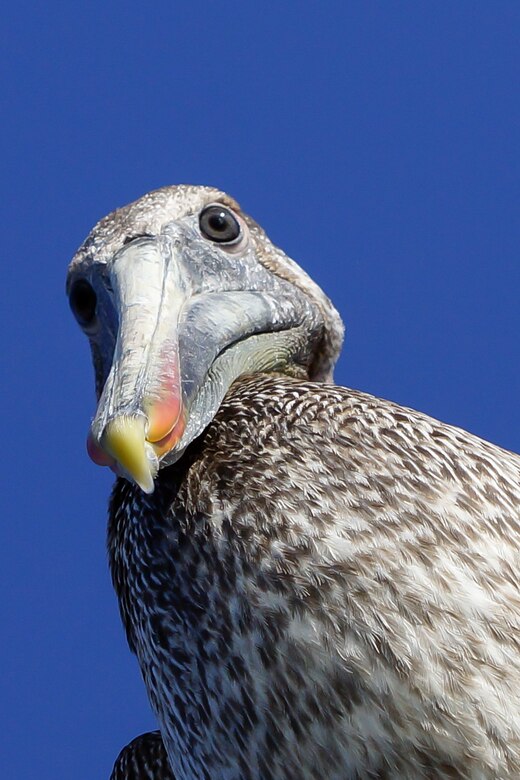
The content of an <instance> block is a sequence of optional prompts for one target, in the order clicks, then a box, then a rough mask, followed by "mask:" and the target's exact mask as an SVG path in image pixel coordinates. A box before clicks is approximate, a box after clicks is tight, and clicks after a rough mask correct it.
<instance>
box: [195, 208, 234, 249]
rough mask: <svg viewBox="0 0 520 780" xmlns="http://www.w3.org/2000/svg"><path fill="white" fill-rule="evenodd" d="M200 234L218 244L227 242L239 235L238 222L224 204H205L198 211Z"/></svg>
mask: <svg viewBox="0 0 520 780" xmlns="http://www.w3.org/2000/svg"><path fill="white" fill-rule="evenodd" d="M199 226H200V230H201V233H202V235H203V236H204V237H205V238H209V239H210V241H215V242H216V243H218V244H229V243H231V242H232V241H236V239H237V238H238V237H239V236H240V223H239V221H238V220H237V218H236V217H235V215H234V214H233V212H231V211H229V209H226V208H225V207H224V206H218V205H213V206H206V208H205V209H203V210H202V211H201V213H200V217H199Z"/></svg>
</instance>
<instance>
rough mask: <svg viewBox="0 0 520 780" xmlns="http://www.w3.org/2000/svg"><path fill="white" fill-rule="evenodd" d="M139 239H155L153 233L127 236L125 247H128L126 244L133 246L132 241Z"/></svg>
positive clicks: (124, 242)
mask: <svg viewBox="0 0 520 780" xmlns="http://www.w3.org/2000/svg"><path fill="white" fill-rule="evenodd" d="M138 238H153V235H152V234H151V233H134V234H133V235H131V236H126V238H125V240H124V241H123V246H126V244H131V243H132V241H137V239H138Z"/></svg>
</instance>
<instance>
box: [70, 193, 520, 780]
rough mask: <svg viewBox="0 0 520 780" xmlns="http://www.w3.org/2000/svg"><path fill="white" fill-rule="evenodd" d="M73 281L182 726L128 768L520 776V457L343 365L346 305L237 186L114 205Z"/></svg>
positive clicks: (123, 769) (138, 772)
mask: <svg viewBox="0 0 520 780" xmlns="http://www.w3.org/2000/svg"><path fill="white" fill-rule="evenodd" d="M67 290H68V295H69V300H70V305H71V308H72V311H73V312H74V314H75V316H76V319H77V320H78V322H79V324H80V325H81V327H82V328H83V330H84V331H85V333H86V335H87V336H88V338H89V341H90V347H91V351H92V358H93V363H94V370H95V382H96V390H97V398H98V404H97V410H96V412H95V415H94V418H93V420H92V424H91V427H90V433H89V436H88V451H89V453H90V456H91V457H92V459H93V460H94V461H95V462H96V463H98V464H100V465H104V466H108V467H110V468H111V469H112V470H113V471H114V472H115V474H116V475H117V480H116V482H115V486H114V489H113V493H112V497H111V500H110V508H109V524H108V551H109V560H110V568H111V573H112V579H113V583H114V586H115V590H116V593H117V597H118V600H119V606H120V611H121V616H122V620H123V624H124V628H125V631H126V636H127V639H128V643H129V646H130V649H131V651H132V652H134V653H135V654H136V655H137V658H138V661H139V664H140V668H141V672H142V676H143V679H144V683H145V685H146V689H147V693H148V696H149V699H150V702H151V706H152V708H153V711H154V713H155V715H156V717H157V722H158V727H159V730H158V731H155V732H152V733H150V734H144V735H142V736H141V737H139V738H137V739H136V740H134V741H133V742H131V743H130V745H128V746H127V747H126V748H124V749H123V750H122V752H121V754H120V755H119V758H118V759H117V761H116V763H115V766H114V769H113V773H112V780H123V778H124V779H125V780H137V779H138V778H140V779H141V780H142V778H149V780H167V779H168V780H173V779H174V780H296V779H297V780H316V779H320V780H369V779H371V780H374V779H376V778H377V779H379V780H383V779H384V780H397V779H398V778H399V780H412V778H413V780H421V779H426V778H430V779H433V778H439V779H440V780H444V779H446V780H447V778H451V779H453V778H461V779H464V780H487V779H488V778H489V780H491V778H493V779H496V778H500V779H501V780H508V779H511V780H512V779H513V778H515V779H516V780H518V778H519V777H520V587H519V577H520V522H519V521H520V518H519V506H520V457H519V456H517V455H515V454H512V453H509V452H506V451H505V450H502V449H500V448H498V447H496V446H494V445H492V444H489V443H487V442H485V441H482V440H481V439H479V438H477V437H475V436H473V435H471V434H469V433H466V432H464V431H462V430H460V429H458V428H454V427H451V426H449V425H446V424H444V423H441V422H438V421H436V420H433V419H431V418H430V417H427V416H426V415H424V414H421V413H419V412H416V411H413V410H411V409H408V408H403V407H401V406H398V405H396V404H394V403H391V402H389V401H385V400H380V399H378V398H374V397H373V396H370V395H367V394H365V393H362V392H359V391H357V390H351V389H347V388H343V387H339V386H336V385H335V384H334V383H333V378H332V372H333V367H334V364H335V362H336V360H337V357H338V355H339V352H340V349H341V344H342V338H343V326H342V323H341V319H340V317H339V315H338V313H337V311H336V310H335V308H334V306H333V305H332V303H331V302H330V301H329V299H328V298H327V296H326V295H325V294H324V293H323V292H322V291H321V289H320V288H319V287H318V286H317V285H316V284H315V283H314V282H313V281H312V280H311V279H310V278H309V276H307V274H306V273H305V272H304V271H303V270H302V269H301V268H300V267H299V266H298V265H297V264H296V263H295V262H294V261H292V260H291V259H289V258H288V257H287V256H286V255H285V254H284V253H283V252H282V251H281V250H280V249H278V248H277V247H276V246H274V245H273V244H272V243H271V242H270V240H269V239H268V237H267V236H266V234H265V233H264V231H263V230H262V229H261V227H260V226H259V225H258V224H257V223H256V222H254V221H253V220H252V219H251V218H250V217H249V216H247V215H246V214H245V213H244V212H243V211H242V210H241V209H240V207H239V206H238V204H237V203H236V202H235V201H234V200H233V199H231V198H230V197H229V196H227V195H226V194H224V193H223V192H220V191H219V190H217V189H213V188H210V187H195V186H177V187H165V188H163V189H160V190H156V191H154V192H151V193H149V194H147V195H145V196H144V197H142V198H141V199H140V200H137V201H136V202H134V203H131V204H130V205H128V206H125V207H123V208H120V209H118V210H117V211H114V212H113V213H112V214H110V215H109V216H107V217H105V218H104V219H102V220H101V221H100V222H99V223H98V224H97V225H96V226H95V227H94V229H93V230H92V232H91V233H90V235H89V236H88V238H87V239H86V241H85V242H84V243H83V245H82V246H81V247H80V249H79V250H78V252H77V254H76V255H75V257H74V258H73V260H72V263H71V265H70V268H69V274H68V280H67Z"/></svg>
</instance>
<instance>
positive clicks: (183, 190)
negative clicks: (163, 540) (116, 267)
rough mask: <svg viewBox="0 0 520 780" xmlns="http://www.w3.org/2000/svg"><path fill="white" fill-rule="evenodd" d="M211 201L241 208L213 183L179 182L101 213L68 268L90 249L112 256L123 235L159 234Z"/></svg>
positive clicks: (100, 256) (102, 256) (100, 255)
mask: <svg viewBox="0 0 520 780" xmlns="http://www.w3.org/2000/svg"><path fill="white" fill-rule="evenodd" d="M213 201H218V202H220V203H226V204H227V205H228V206H230V207H231V208H232V209H234V210H236V211H240V207H239V205H238V203H236V201H234V200H233V199H232V198H230V197H229V196H228V195H226V194H225V193H224V192H221V191H220V190H217V189H216V188H214V187H198V186H193V185H185V184H180V185H177V186H171V187H162V188H161V189H158V190H153V191H152V192H148V193H147V194H146V195H143V196H142V197H141V198H139V199H138V200H134V201H133V203H129V204H128V205H127V206H122V207H121V208H119V209H116V210H115V211H112V212H111V213H110V214H108V216H106V217H103V219H101V220H100V221H99V222H98V223H97V225H95V226H94V228H93V229H92V230H91V232H90V233H89V235H88V236H87V238H86V240H85V241H84V242H83V244H82V245H81V247H80V248H79V249H78V251H77V253H76V255H75V256H74V258H73V260H72V263H71V268H72V267H73V266H74V265H76V264H77V263H78V264H79V263H81V262H82V261H83V260H84V259H85V256H86V255H89V254H92V253H93V252H95V254H96V260H97V261H98V262H103V260H107V259H109V258H110V257H112V255H114V254H115V252H117V250H118V249H120V247H121V245H122V244H123V243H124V242H125V240H126V239H128V238H131V237H133V236H138V235H143V234H147V233H148V234H150V235H158V234H160V233H161V231H162V229H163V227H164V226H165V225H166V224H168V223H169V222H173V221H175V220H176V219H180V218H181V217H184V216H188V215H190V214H195V213H196V212H198V211H200V210H201V209H202V208H203V207H204V206H205V205H207V204H208V203H211V202H213Z"/></svg>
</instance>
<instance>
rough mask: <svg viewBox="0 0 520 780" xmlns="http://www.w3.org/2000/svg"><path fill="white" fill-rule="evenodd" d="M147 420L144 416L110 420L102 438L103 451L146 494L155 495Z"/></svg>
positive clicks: (123, 416) (126, 416)
mask: <svg viewBox="0 0 520 780" xmlns="http://www.w3.org/2000/svg"><path fill="white" fill-rule="evenodd" d="M145 427H146V419H145V418H144V417H143V416H142V415H136V416H130V415H122V416H121V417H115V418H114V419H112V420H110V422H109V423H108V424H107V426H106V428H105V432H104V433H103V437H102V444H103V449H105V450H106V452H108V453H109V454H110V455H111V456H112V457H113V458H115V460H116V461H117V462H118V463H119V464H120V465H121V466H122V468H123V469H124V471H125V472H127V474H128V475H129V476H130V477H131V478H132V479H133V481H134V482H135V483H136V484H137V485H139V487H140V488H141V490H142V491H144V492H145V493H153V490H154V481H153V474H152V464H151V462H150V458H149V456H148V453H147V447H146V438H145Z"/></svg>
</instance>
